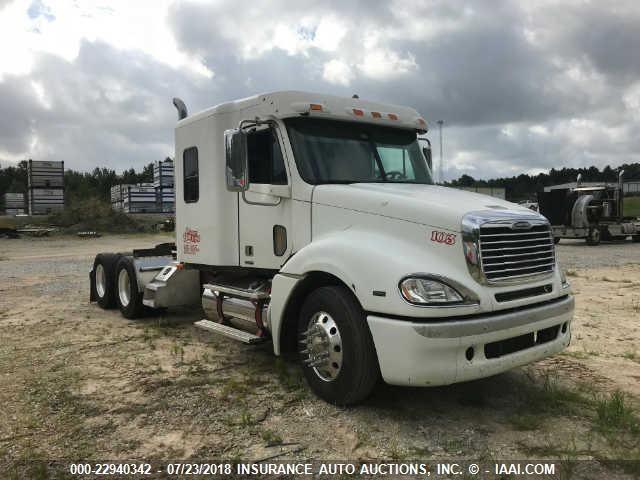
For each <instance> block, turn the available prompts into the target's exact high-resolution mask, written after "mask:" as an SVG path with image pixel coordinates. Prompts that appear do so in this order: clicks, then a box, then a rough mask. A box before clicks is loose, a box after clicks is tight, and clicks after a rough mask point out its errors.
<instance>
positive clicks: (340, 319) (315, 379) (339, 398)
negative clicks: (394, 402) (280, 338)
mask: <svg viewBox="0 0 640 480" xmlns="http://www.w3.org/2000/svg"><path fill="white" fill-rule="evenodd" d="M324 328H326V330H323V329H324ZM310 329H312V330H314V331H316V332H317V334H316V336H315V337H313V338H311V339H308V334H305V332H307V331H308V330H310ZM298 334H299V337H300V338H303V339H307V342H305V343H301V344H300V347H299V350H298V351H299V353H300V358H301V361H302V369H303V372H304V376H305V377H306V379H307V382H308V383H309V386H310V387H311V389H312V390H313V392H314V393H315V394H316V395H318V396H319V397H320V398H322V399H324V400H326V401H327V402H330V403H333V404H337V405H353V404H356V403H359V402H362V401H363V400H364V399H366V398H367V397H368V396H369V395H370V394H371V392H372V391H373V389H374V387H375V386H376V383H377V382H378V380H379V378H380V367H379V365H378V357H377V355H376V350H375V346H374V343H373V338H372V337H371V332H370V331H369V327H368V326H367V323H366V318H365V314H364V312H363V311H362V308H361V307H360V304H359V303H358V302H357V300H356V299H355V298H354V296H353V294H352V293H351V292H350V291H349V290H347V289H346V288H344V287H341V286H327V287H321V288H318V289H317V290H315V291H313V292H311V294H309V296H308V297H307V298H306V299H305V301H304V304H303V305H302V310H301V312H300V318H299V320H298ZM314 342H315V343H314ZM310 347H311V348H313V350H314V354H318V355H320V356H322V355H325V356H327V357H328V358H326V361H325V362H324V363H321V365H319V366H313V365H308V364H306V363H305V362H304V361H305V360H306V361H309V359H310V356H311V354H310V353H308V352H307V353H305V352H304V350H309V349H310ZM323 349H325V350H326V351H324V350H323Z"/></svg>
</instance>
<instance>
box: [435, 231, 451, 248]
mask: <svg viewBox="0 0 640 480" xmlns="http://www.w3.org/2000/svg"><path fill="white" fill-rule="evenodd" d="M431 241H432V242H437V243H444V244H445V245H453V244H454V243H456V235H455V233H447V232H439V231H437V230H433V231H432V232H431Z"/></svg>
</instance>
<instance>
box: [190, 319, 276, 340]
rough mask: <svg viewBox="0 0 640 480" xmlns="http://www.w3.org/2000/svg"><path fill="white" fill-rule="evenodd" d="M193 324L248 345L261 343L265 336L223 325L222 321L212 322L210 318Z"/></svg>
mask: <svg viewBox="0 0 640 480" xmlns="http://www.w3.org/2000/svg"><path fill="white" fill-rule="evenodd" d="M193 325H194V326H195V327H197V328H201V329H202V330H207V331H209V332H213V333H218V334H220V335H222V336H225V337H227V338H231V339H233V340H238V341H240V342H242V343H247V344H250V345H252V344H255V343H262V342H264V341H265V340H266V338H265V337H259V336H257V335H254V334H253V333H249V332H245V331H244V330H240V329H239V328H233V327H230V326H228V325H223V324H222V323H217V322H212V321H211V320H206V319H204V320H200V321H198V322H195V323H194V324H193Z"/></svg>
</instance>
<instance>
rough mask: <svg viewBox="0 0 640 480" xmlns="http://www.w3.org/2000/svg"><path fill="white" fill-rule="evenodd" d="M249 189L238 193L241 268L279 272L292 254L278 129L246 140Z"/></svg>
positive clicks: (288, 199)
mask: <svg viewBox="0 0 640 480" xmlns="http://www.w3.org/2000/svg"><path fill="white" fill-rule="evenodd" d="M247 150H248V151H247V153H248V166H249V169H248V170H249V172H248V174H249V189H248V190H247V191H245V192H242V193H240V194H239V209H238V211H239V216H240V218H239V222H238V229H239V232H238V238H239V241H240V245H239V247H240V248H239V256H240V259H239V260H240V266H245V267H254V268H268V269H280V267H281V266H282V265H283V264H284V263H285V261H286V260H287V258H288V257H289V254H290V252H291V247H292V246H291V238H292V235H291V183H290V175H288V174H287V162H286V161H285V158H284V156H283V151H284V149H283V148H282V137H281V135H280V133H279V130H278V129H277V128H273V127H262V128H260V129H256V130H254V131H252V132H250V133H249V135H248V137H247Z"/></svg>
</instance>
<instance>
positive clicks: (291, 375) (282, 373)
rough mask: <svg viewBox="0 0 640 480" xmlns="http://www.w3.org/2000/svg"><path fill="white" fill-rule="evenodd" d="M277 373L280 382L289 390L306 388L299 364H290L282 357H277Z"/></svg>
mask: <svg viewBox="0 0 640 480" xmlns="http://www.w3.org/2000/svg"><path fill="white" fill-rule="evenodd" d="M275 367H276V374H277V375H278V380H279V381H280V384H281V385H282V386H283V387H284V388H285V390H288V391H289V392H294V391H300V390H302V389H304V388H305V385H304V378H303V375H302V372H301V371H300V368H299V367H298V365H295V366H292V365H289V364H288V363H287V362H286V361H285V360H283V359H282V358H279V357H278V358H276V365H275Z"/></svg>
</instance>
